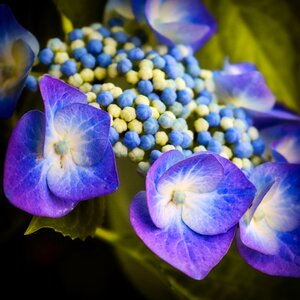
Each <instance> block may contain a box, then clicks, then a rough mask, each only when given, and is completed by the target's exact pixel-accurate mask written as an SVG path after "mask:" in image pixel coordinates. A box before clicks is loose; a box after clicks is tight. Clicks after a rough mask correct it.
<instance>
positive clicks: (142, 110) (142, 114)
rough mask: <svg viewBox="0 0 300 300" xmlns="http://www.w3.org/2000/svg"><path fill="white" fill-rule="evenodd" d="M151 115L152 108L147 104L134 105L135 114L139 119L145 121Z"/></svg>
mask: <svg viewBox="0 0 300 300" xmlns="http://www.w3.org/2000/svg"><path fill="white" fill-rule="evenodd" d="M151 115H152V110H151V108H150V106H149V105H146V104H138V105H137V107H136V116H137V118H138V119H139V120H141V121H145V120H147V119H148V118H150V117H151Z"/></svg>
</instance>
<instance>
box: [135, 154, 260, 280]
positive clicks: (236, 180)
mask: <svg viewBox="0 0 300 300" xmlns="http://www.w3.org/2000/svg"><path fill="white" fill-rule="evenodd" d="M254 195H255V188H254V186H253V185H252V184H251V183H250V182H249V180H248V179H247V178H246V176H245V175H244V174H243V173H242V171H241V170H239V169H238V168H237V167H236V166H235V165H234V164H232V163H231V162H230V161H229V160H227V159H225V158H222V157H221V156H218V155H216V154H212V153H209V152H202V153H201V154H196V155H193V156H191V157H189V158H185V157H184V155H183V154H182V153H181V152H179V151H176V150H172V151H168V152H166V153H164V154H163V155H161V156H160V157H159V158H158V159H157V160H156V161H155V163H154V164H153V165H152V166H151V168H150V169H149V171H148V173H147V177H146V191H145V192H140V193H138V194H137V195H136V196H135V198H134V200H133V202H132V204H131V207H130V220H131V224H132V226H133V228H134V229H135V231H136V233H137V235H138V236H139V237H140V238H141V239H142V240H143V242H144V243H145V244H146V245H147V246H148V247H149V248H150V249H151V250H152V251H153V252H154V253H155V254H157V255H158V256H160V257H161V258H162V259H163V260H165V261H166V262H168V263H169V264H171V265H172V266H174V267H175V268H177V269H179V270H181V271H182V272H184V273H185V274H187V275H188V276H190V277H192V278H194V279H203V278H204V277H205V276H206V275H207V274H208V273H209V272H210V271H211V269H212V268H213V267H214V266H215V265H217V264H218V263H219V261H220V260H221V259H222V257H223V256H224V255H225V254H226V253H227V251H228V249H229V247H230V245H231V242H232V239H233V237H234V234H235V229H236V225H237V223H238V222H239V219H240V218H241V217H242V215H243V214H244V213H245V211H246V210H247V208H248V207H249V206H250V204H251V201H252V200H253V198H254Z"/></svg>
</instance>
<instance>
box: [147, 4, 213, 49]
mask: <svg viewBox="0 0 300 300" xmlns="http://www.w3.org/2000/svg"><path fill="white" fill-rule="evenodd" d="M145 17H146V20H147V22H148V23H149V25H150V26H151V27H152V29H153V30H154V31H155V32H156V33H157V35H158V38H159V39H161V40H163V42H164V43H167V44H169V45H174V44H184V45H189V46H191V47H193V48H194V49H197V48H200V47H201V46H202V45H203V44H204V43H205V42H206V41H207V40H208V39H210V38H211V36H212V35H213V34H214V33H215V31H216V22H215V20H214V18H213V17H212V16H211V14H210V13H209V12H208V11H207V9H206V7H205V6H204V5H203V4H202V3H201V2H200V1H197V0H186V1H181V0H164V1H161V0H148V1H147V2H146V6H145ZM191 32H194V33H196V34H190V33H191Z"/></svg>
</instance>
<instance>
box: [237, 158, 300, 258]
mask: <svg viewBox="0 0 300 300" xmlns="http://www.w3.org/2000/svg"><path fill="white" fill-rule="evenodd" d="M250 180H251V181H252V182H253V183H254V185H255V186H256V188H257V195H256V198H255V200H254V202H253V209H252V208H251V209H250V211H249V212H247V213H246V214H245V216H244V217H243V218H242V219H241V220H240V239H241V241H242V242H243V244H244V245H245V246H247V247H249V248H251V249H253V250H256V251H259V252H261V253H263V254H266V255H275V256H279V257H281V258H284V259H285V260H289V261H298V263H299V261H300V260H299V255H300V253H299V250H296V249H299V248H300V200H299V193H300V166H299V165H293V164H285V163H265V164H263V165H261V166H259V167H257V168H256V169H255V170H254V172H253V173H252V175H251V177H250ZM251 210H252V211H251Z"/></svg>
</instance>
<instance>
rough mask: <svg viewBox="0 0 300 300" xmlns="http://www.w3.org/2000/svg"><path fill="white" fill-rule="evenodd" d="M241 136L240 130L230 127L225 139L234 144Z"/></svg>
mask: <svg viewBox="0 0 300 300" xmlns="http://www.w3.org/2000/svg"><path fill="white" fill-rule="evenodd" d="M239 138H240V131H239V130H238V129H237V128H235V127H232V128H228V129H227V130H226V132H225V140H226V141H227V142H228V143H230V144H234V143H236V142H237V141H238V140H239Z"/></svg>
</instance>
